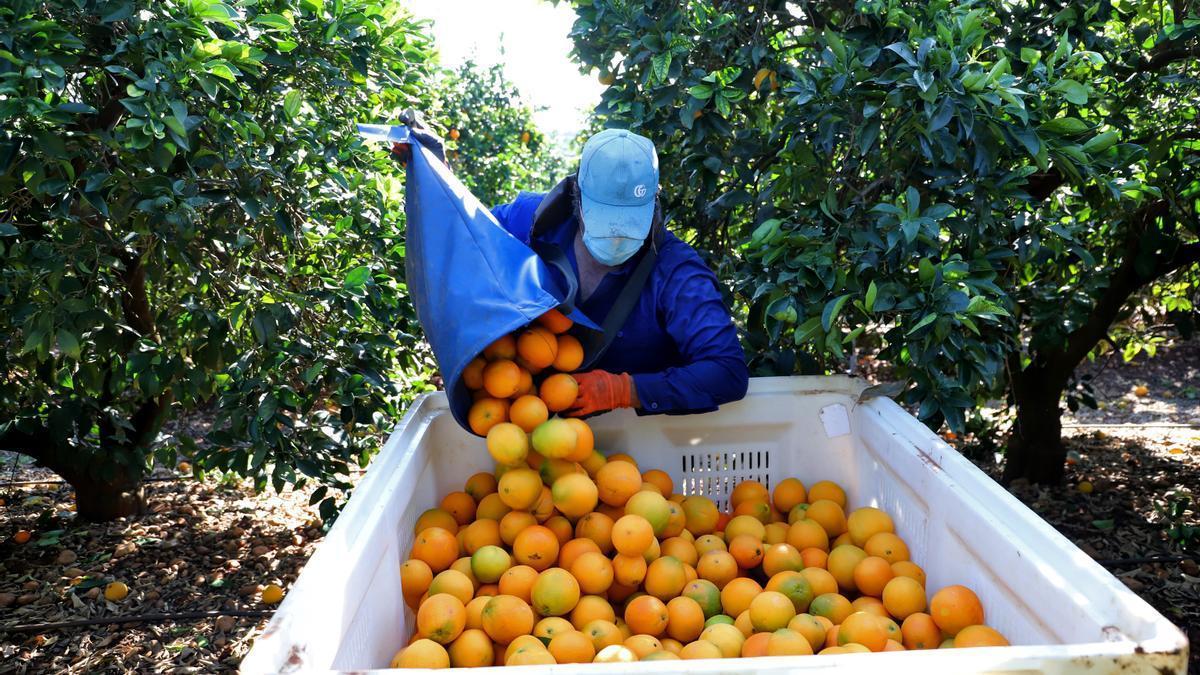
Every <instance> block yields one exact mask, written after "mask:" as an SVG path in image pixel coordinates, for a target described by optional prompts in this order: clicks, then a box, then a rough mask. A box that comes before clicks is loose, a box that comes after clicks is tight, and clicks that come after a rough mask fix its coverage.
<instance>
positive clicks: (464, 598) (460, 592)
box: [428, 549, 508, 607]
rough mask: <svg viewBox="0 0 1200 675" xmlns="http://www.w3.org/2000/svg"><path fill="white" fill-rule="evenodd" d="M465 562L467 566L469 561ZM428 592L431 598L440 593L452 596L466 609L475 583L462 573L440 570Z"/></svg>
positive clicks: (473, 592)
mask: <svg viewBox="0 0 1200 675" xmlns="http://www.w3.org/2000/svg"><path fill="white" fill-rule="evenodd" d="M501 553H504V550H503V549H501ZM504 555H505V556H507V555H508V554H507V553H504ZM467 561H468V563H467V564H468V566H469V565H470V559H467ZM428 592H429V597H431V598H432V597H433V596H435V595H438V594H441V593H444V594H446V595H453V596H454V597H456V598H458V601H459V602H461V603H462V604H463V607H466V605H467V603H468V602H470V601H471V598H473V597H475V582H473V581H471V578H470V577H468V576H467V575H466V574H464V573H463V572H460V571H458V570H456V569H453V568H451V569H448V570H442V571H441V572H438V573H437V576H435V577H433V581H431V582H430V583H429V591H428Z"/></svg>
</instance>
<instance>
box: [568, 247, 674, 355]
mask: <svg viewBox="0 0 1200 675" xmlns="http://www.w3.org/2000/svg"><path fill="white" fill-rule="evenodd" d="M656 227H657V226H656ZM651 232H654V230H653V229H652V230H651ZM657 262H658V247H657V246H656V245H654V244H653V243H647V245H646V252H645V253H644V254H643V255H642V259H641V260H639V261H638V264H637V267H635V268H634V270H633V273H632V274H630V275H629V279H627V280H626V281H625V286H624V288H622V289H621V294H620V295H618V296H617V300H616V302H614V303H613V306H612V309H610V310H608V316H606V317H604V323H603V324H602V325H601V332H599V333H595V332H593V333H590V334H588V335H586V336H584V337H581V338H580V343H581V344H582V345H583V353H584V354H586V355H587V358H586V359H585V360H584V363H583V366H582V367H584V368H587V367H590V366H591V365H592V364H594V363H595V362H596V361H599V360H600V357H601V356H604V353H605V352H607V351H608V348H609V347H611V346H612V342H613V339H614V338H616V336H617V331H619V330H621V326H624V325H625V320H626V319H628V318H629V313H630V312H632V311H633V308H634V306H635V305H637V303H638V299H639V298H641V296H642V289H643V288H645V287H646V281H647V280H649V279H650V272H652V271H654V265H655V264H656V263H657ZM585 338H586V339H585Z"/></svg>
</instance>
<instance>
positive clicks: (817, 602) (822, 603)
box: [808, 593, 854, 625]
mask: <svg viewBox="0 0 1200 675" xmlns="http://www.w3.org/2000/svg"><path fill="white" fill-rule="evenodd" d="M808 613H809V614H812V615H813V616H823V617H825V618H826V619H829V620H830V621H831V622H833V624H834V625H837V624H840V623H841V622H842V621H843V620H845V618H846V617H848V616H850V615H851V614H853V613H854V607H853V606H852V605H851V604H850V601H849V600H847V599H846V596H844V595H839V594H838V593H824V594H821V595H818V596H817V597H815V598H813V601H812V604H810V605H809V606H808Z"/></svg>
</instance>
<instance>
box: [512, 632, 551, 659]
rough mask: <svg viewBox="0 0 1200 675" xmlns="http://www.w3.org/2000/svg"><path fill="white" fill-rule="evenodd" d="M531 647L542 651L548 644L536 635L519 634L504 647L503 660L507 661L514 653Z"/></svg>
mask: <svg viewBox="0 0 1200 675" xmlns="http://www.w3.org/2000/svg"><path fill="white" fill-rule="evenodd" d="M529 649H534V650H539V651H541V650H545V649H546V645H545V643H543V642H542V641H541V640H539V639H538V638H537V636H536V635H518V636H517V637H515V638H513V641H512V642H510V643H508V646H507V647H505V648H504V654H503V659H502V660H503V661H505V662H507V661H508V660H509V659H511V658H512V657H513V654H516V653H517V652H521V651H526V650H529Z"/></svg>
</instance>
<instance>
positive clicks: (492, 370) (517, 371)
mask: <svg viewBox="0 0 1200 675" xmlns="http://www.w3.org/2000/svg"><path fill="white" fill-rule="evenodd" d="M520 384H521V367H520V366H518V365H517V364H515V363H513V362H512V361H509V360H508V359H498V360H496V361H492V362H491V363H489V364H487V365H486V366H484V368H483V388H484V389H485V390H486V391H487V393H488V396H491V397H493V398H510V397H511V396H512V395H513V394H516V393H517V389H518V388H519V387H520Z"/></svg>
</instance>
